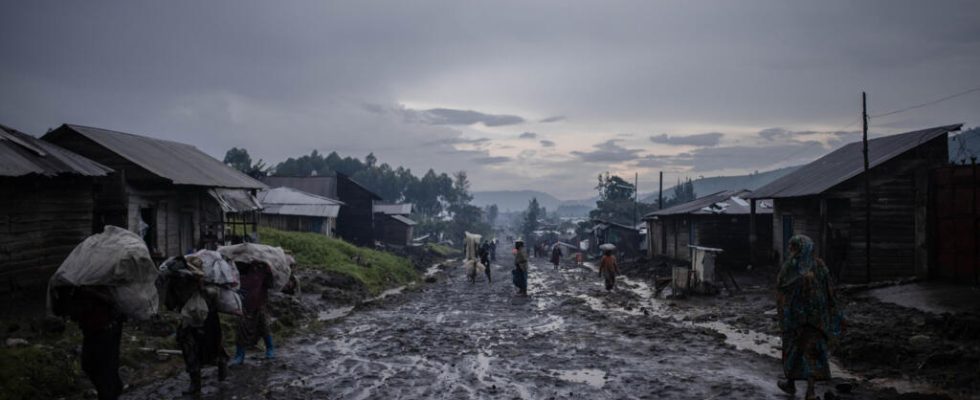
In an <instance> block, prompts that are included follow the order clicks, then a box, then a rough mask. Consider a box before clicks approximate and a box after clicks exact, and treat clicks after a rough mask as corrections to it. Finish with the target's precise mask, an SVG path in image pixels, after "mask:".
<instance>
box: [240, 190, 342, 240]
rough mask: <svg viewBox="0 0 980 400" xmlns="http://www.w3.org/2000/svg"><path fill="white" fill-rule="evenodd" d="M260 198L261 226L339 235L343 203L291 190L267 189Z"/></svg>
mask: <svg viewBox="0 0 980 400" xmlns="http://www.w3.org/2000/svg"><path fill="white" fill-rule="evenodd" d="M258 198H259V202H260V203H262V207H263V208H262V212H261V215H260V217H259V225H260V226H267V227H270V228H274V229H279V230H284V231H293V232H312V233H317V234H321V235H324V236H328V237H334V236H335V230H336V228H337V216H338V215H339V213H340V209H341V207H342V206H343V203H342V202H340V201H339V200H334V199H331V198H327V197H323V196H318V195H315V194H312V193H306V192H304V191H302V190H299V189H293V188H289V187H277V188H272V189H265V190H263V191H261V192H259V195H258Z"/></svg>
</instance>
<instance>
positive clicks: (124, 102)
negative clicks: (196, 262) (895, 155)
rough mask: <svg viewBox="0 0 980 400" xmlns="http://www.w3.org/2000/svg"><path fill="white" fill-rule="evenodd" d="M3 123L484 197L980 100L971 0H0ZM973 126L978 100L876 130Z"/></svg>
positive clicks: (836, 132)
mask: <svg viewBox="0 0 980 400" xmlns="http://www.w3.org/2000/svg"><path fill="white" fill-rule="evenodd" d="M0 49H2V50H3V51H2V62H0V88H2V90H0V123H2V124H5V125H9V126H12V127H14V128H17V129H21V130H24V131H27V132H30V133H33V134H35V135H40V134H43V133H44V132H45V131H46V130H47V129H48V128H53V127H56V126H58V125H59V124H61V123H64V122H69V123H76V124H83V125H92V126H97V127H102V128H107V129H114V130H121V131H126V132H131V133H137V134H143V135H148V136H154V137H160V138H166V139H171V140H176V141H182V142H187V143H190V144H194V145H196V146H198V147H199V148H201V149H203V150H205V151H206V152H208V153H210V154H212V155H214V156H215V157H218V158H221V157H223V155H224V152H225V151H226V150H227V149H228V148H230V147H233V146H236V147H245V148H247V149H248V150H249V152H250V153H251V154H252V155H253V158H263V159H265V160H266V161H271V162H278V161H281V160H283V159H285V158H286V157H289V156H298V155H302V154H308V153H309V152H310V151H311V150H313V149H317V150H319V151H320V152H329V151H337V152H338V153H340V154H342V155H352V156H357V157H363V156H364V155H366V154H367V153H369V152H374V153H375V155H377V156H378V157H379V158H380V159H381V161H385V162H388V163H390V164H393V165H404V166H406V167H410V168H412V170H413V171H415V172H417V173H422V172H424V171H425V170H426V169H428V168H435V169H436V170H437V171H447V172H449V171H454V170H461V169H462V170H466V171H467V172H469V174H470V176H471V178H472V181H473V188H474V189H475V190H496V189H537V190H543V191H546V192H549V193H552V194H554V195H556V196H558V197H560V198H564V199H573V198H584V197H588V196H591V195H592V194H593V193H592V187H593V186H594V183H595V182H594V181H595V175H596V174H598V173H600V172H603V171H611V172H613V173H620V174H624V175H628V176H629V177H630V178H631V179H632V176H633V173H634V172H639V174H640V186H641V191H646V190H647V189H652V188H653V187H654V186H655V179H656V174H657V171H660V170H663V171H665V172H666V174H667V180H668V183H672V182H673V181H674V180H676V179H677V178H678V177H684V176H690V177H697V176H699V175H704V176H709V175H719V174H737V173H745V172H751V171H754V170H760V171H762V170H768V169H772V168H777V167H781V166H788V165H797V164H801V163H805V162H807V161H810V160H812V159H813V158H816V157H819V156H820V155H822V154H824V153H826V152H828V151H830V150H831V149H833V148H835V147H836V146H839V145H841V144H843V143H847V142H849V141H853V140H857V139H859V135H857V134H856V132H857V131H858V130H859V129H860V124H859V116H860V95H861V91H862V90H867V91H868V92H869V112H870V113H871V114H872V115H876V114H881V113H885V112H889V111H892V110H897V109H901V108H904V107H907V106H911V105H915V104H920V103H925V102H928V101H931V100H935V99H939V98H942V97H944V96H947V95H950V94H954V93H958V92H962V91H965V90H968V89H971V88H976V87H980V2H977V1H929V2H924V1H915V2H913V1H849V2H831V1H820V2H805V3H804V2H785V1H766V2H762V1H753V2H734V1H717V2H707V1H696V2H694V1H676V2H661V1H636V2H627V1H602V2H596V1H578V2H568V1H561V2H551V1H534V2H531V1H517V2H504V1H488V2H482V3H476V2H467V1H455V0H447V1H441V2H422V1H391V2H382V1H349V2H334V1H330V2H327V1H315V2H314V1H310V2H285V1H283V2H279V1H276V2H245V1H239V0H235V1H205V2H199V1H153V2H140V1H120V2H117V3H115V4H110V3H106V2H99V1H68V2H66V1H58V2H48V1H17V2H15V1H7V2H3V4H2V5H0ZM960 122H962V123H965V124H966V125H967V126H968V127H972V126H977V125H980V92H974V93H971V94H967V95H964V96H961V97H958V98H955V99H952V100H949V101H945V102H942V103H940V104H937V105H933V106H930V107H924V108H920V109H915V110H912V111H909V112H905V113H900V114H895V115H892V116H887V117H881V118H872V120H871V128H872V132H873V133H874V134H877V135H881V134H890V133H897V132H901V131H906V130H913V129H918V128H925V127H930V126H935V125H944V124H950V123H960Z"/></svg>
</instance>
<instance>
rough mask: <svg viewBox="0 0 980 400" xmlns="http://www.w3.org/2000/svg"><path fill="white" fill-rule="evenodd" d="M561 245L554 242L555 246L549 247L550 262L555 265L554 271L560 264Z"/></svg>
mask: <svg viewBox="0 0 980 400" xmlns="http://www.w3.org/2000/svg"><path fill="white" fill-rule="evenodd" d="M562 255H563V254H562V253H561V246H560V245H559V244H558V243H557V242H556V243H555V246H554V247H552V249H551V263H552V264H554V265H555V271H557V270H558V266H559V265H560V264H561V257H562Z"/></svg>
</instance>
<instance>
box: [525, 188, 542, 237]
mask: <svg viewBox="0 0 980 400" xmlns="http://www.w3.org/2000/svg"><path fill="white" fill-rule="evenodd" d="M540 217H541V206H540V205H539V204H538V198H537V197H533V198H531V201H529V202H528V204H527V210H526V211H524V223H523V224H522V225H521V234H522V235H523V236H524V240H525V241H527V244H528V245H530V244H531V240H532V239H533V236H534V231H536V230H538V218H540Z"/></svg>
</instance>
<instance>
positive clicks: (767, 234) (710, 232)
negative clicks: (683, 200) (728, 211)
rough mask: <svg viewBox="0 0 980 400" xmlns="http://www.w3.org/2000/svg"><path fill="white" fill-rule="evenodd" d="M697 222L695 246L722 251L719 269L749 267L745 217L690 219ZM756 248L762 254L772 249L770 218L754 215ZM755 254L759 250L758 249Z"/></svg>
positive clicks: (747, 217)
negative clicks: (720, 267) (756, 237)
mask: <svg viewBox="0 0 980 400" xmlns="http://www.w3.org/2000/svg"><path fill="white" fill-rule="evenodd" d="M689 218H692V219H693V220H694V221H696V225H695V226H696V230H695V239H696V244H697V245H699V246H705V247H715V248H719V249H723V250H724V252H723V253H721V254H720V255H718V259H717V263H718V265H723V266H727V267H734V268H742V267H745V266H747V265H749V261H750V258H751V257H750V254H751V251H752V249H751V248H750V246H749V216H748V215H692V216H689ZM756 224H757V230H758V232H757V234H758V235H759V236H758V245H759V246H761V247H762V251H763V252H768V251H769V249H771V247H770V246H771V243H772V241H771V236H772V230H771V228H770V227H771V226H772V215H771V214H757V215H756ZM757 250H758V249H757Z"/></svg>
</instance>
